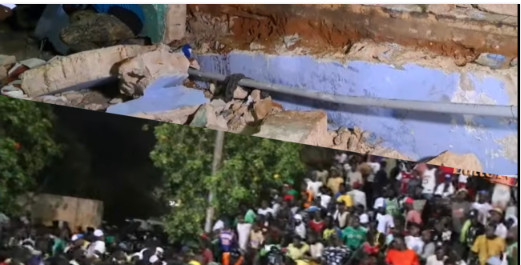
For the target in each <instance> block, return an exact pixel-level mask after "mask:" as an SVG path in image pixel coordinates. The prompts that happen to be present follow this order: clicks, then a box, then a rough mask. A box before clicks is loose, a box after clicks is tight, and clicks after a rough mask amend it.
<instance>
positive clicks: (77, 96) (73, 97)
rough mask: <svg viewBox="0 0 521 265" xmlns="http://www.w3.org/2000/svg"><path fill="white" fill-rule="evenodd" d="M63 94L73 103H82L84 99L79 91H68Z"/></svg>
mask: <svg viewBox="0 0 521 265" xmlns="http://www.w3.org/2000/svg"><path fill="white" fill-rule="evenodd" d="M63 96H64V97H65V98H66V99H67V100H68V101H70V102H71V103H74V104H77V103H80V102H81V101H82V100H83V97H84V96H83V95H82V94H81V93H78V92H67V93H64V94H63Z"/></svg>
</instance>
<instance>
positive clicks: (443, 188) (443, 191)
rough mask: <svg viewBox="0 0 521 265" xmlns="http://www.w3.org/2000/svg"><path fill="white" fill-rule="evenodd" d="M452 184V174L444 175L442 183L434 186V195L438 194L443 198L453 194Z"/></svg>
mask: <svg viewBox="0 0 521 265" xmlns="http://www.w3.org/2000/svg"><path fill="white" fill-rule="evenodd" d="M454 191H455V190H454V185H452V176H451V175H449V174H446V175H445V180H444V181H443V183H441V184H440V185H438V187H436V191H434V195H439V196H441V197H443V198H447V197H450V196H452V194H454Z"/></svg>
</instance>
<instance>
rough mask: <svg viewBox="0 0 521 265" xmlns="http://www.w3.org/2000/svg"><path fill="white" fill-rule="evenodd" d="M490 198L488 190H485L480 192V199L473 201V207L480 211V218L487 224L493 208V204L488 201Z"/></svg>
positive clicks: (482, 222)
mask: <svg viewBox="0 0 521 265" xmlns="http://www.w3.org/2000/svg"><path fill="white" fill-rule="evenodd" d="M488 198H489V197H488V192H487V191H484V190H483V191H480V192H479V193H478V201H477V202H474V203H472V209H476V210H477V211H478V213H479V214H478V220H479V222H480V223H481V224H483V225H486V224H487V220H488V216H489V212H490V210H492V205H491V204H490V203H489V202H488Z"/></svg>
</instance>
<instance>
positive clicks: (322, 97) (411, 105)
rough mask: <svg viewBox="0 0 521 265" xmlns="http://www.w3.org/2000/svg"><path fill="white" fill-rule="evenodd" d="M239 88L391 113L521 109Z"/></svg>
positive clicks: (496, 113)
mask: <svg viewBox="0 0 521 265" xmlns="http://www.w3.org/2000/svg"><path fill="white" fill-rule="evenodd" d="M188 74H189V75H190V76H193V77H197V78H200V79H209V80H215V81H224V79H225V78H226V77H225V76H224V75H221V74H214V73H205V72H201V71H198V70H195V69H192V68H190V69H188ZM239 85H241V86H244V87H251V88H257V89H260V90H266V91H270V92H277V93H282V94H287V95H293V96H297V97H303V98H309V99H313V100H318V101H324V102H330V103H336V104H343V105H352V106H364V107H367V106H373V107H381V108H390V109H401V110H408V111H418V112H434V113H446V114H468V115H476V116H493V117H501V118H510V119H517V117H518V113H517V106H514V105H511V106H497V105H478V104H467V103H465V104H464V103H448V102H431V101H421V100H398V99H384V98H369V97H353V96H345V95H332V94H326V93H322V92H317V91H310V90H304V89H296V88H292V87H287V86H283V85H277V84H270V83H263V82H259V81H255V80H251V79H242V80H240V81H239Z"/></svg>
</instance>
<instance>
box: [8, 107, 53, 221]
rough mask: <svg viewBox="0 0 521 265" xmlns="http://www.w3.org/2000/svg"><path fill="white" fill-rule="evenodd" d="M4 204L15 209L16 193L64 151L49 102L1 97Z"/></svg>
mask: <svg viewBox="0 0 521 265" xmlns="http://www.w3.org/2000/svg"><path fill="white" fill-rule="evenodd" d="M0 113H1V114H0V207H1V209H2V210H3V211H6V212H12V211H14V210H16V209H15V204H14V201H15V198H16V196H18V195H20V194H23V193H24V192H26V191H27V190H28V189H30V188H31V187H32V186H33V185H34V184H35V179H34V177H35V176H36V174H38V173H39V172H40V171H41V170H42V169H43V168H44V167H45V166H46V165H48V164H49V163H50V162H51V160H52V159H53V158H54V157H56V156H57V155H59V154H60V147H59V146H58V144H57V143H56V142H55V141H54V139H53V133H52V132H53V117H54V116H53V114H52V112H51V110H50V108H49V107H48V106H47V105H43V104H36V103H34V102H30V101H26V100H19V99H10V98H7V97H0Z"/></svg>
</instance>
